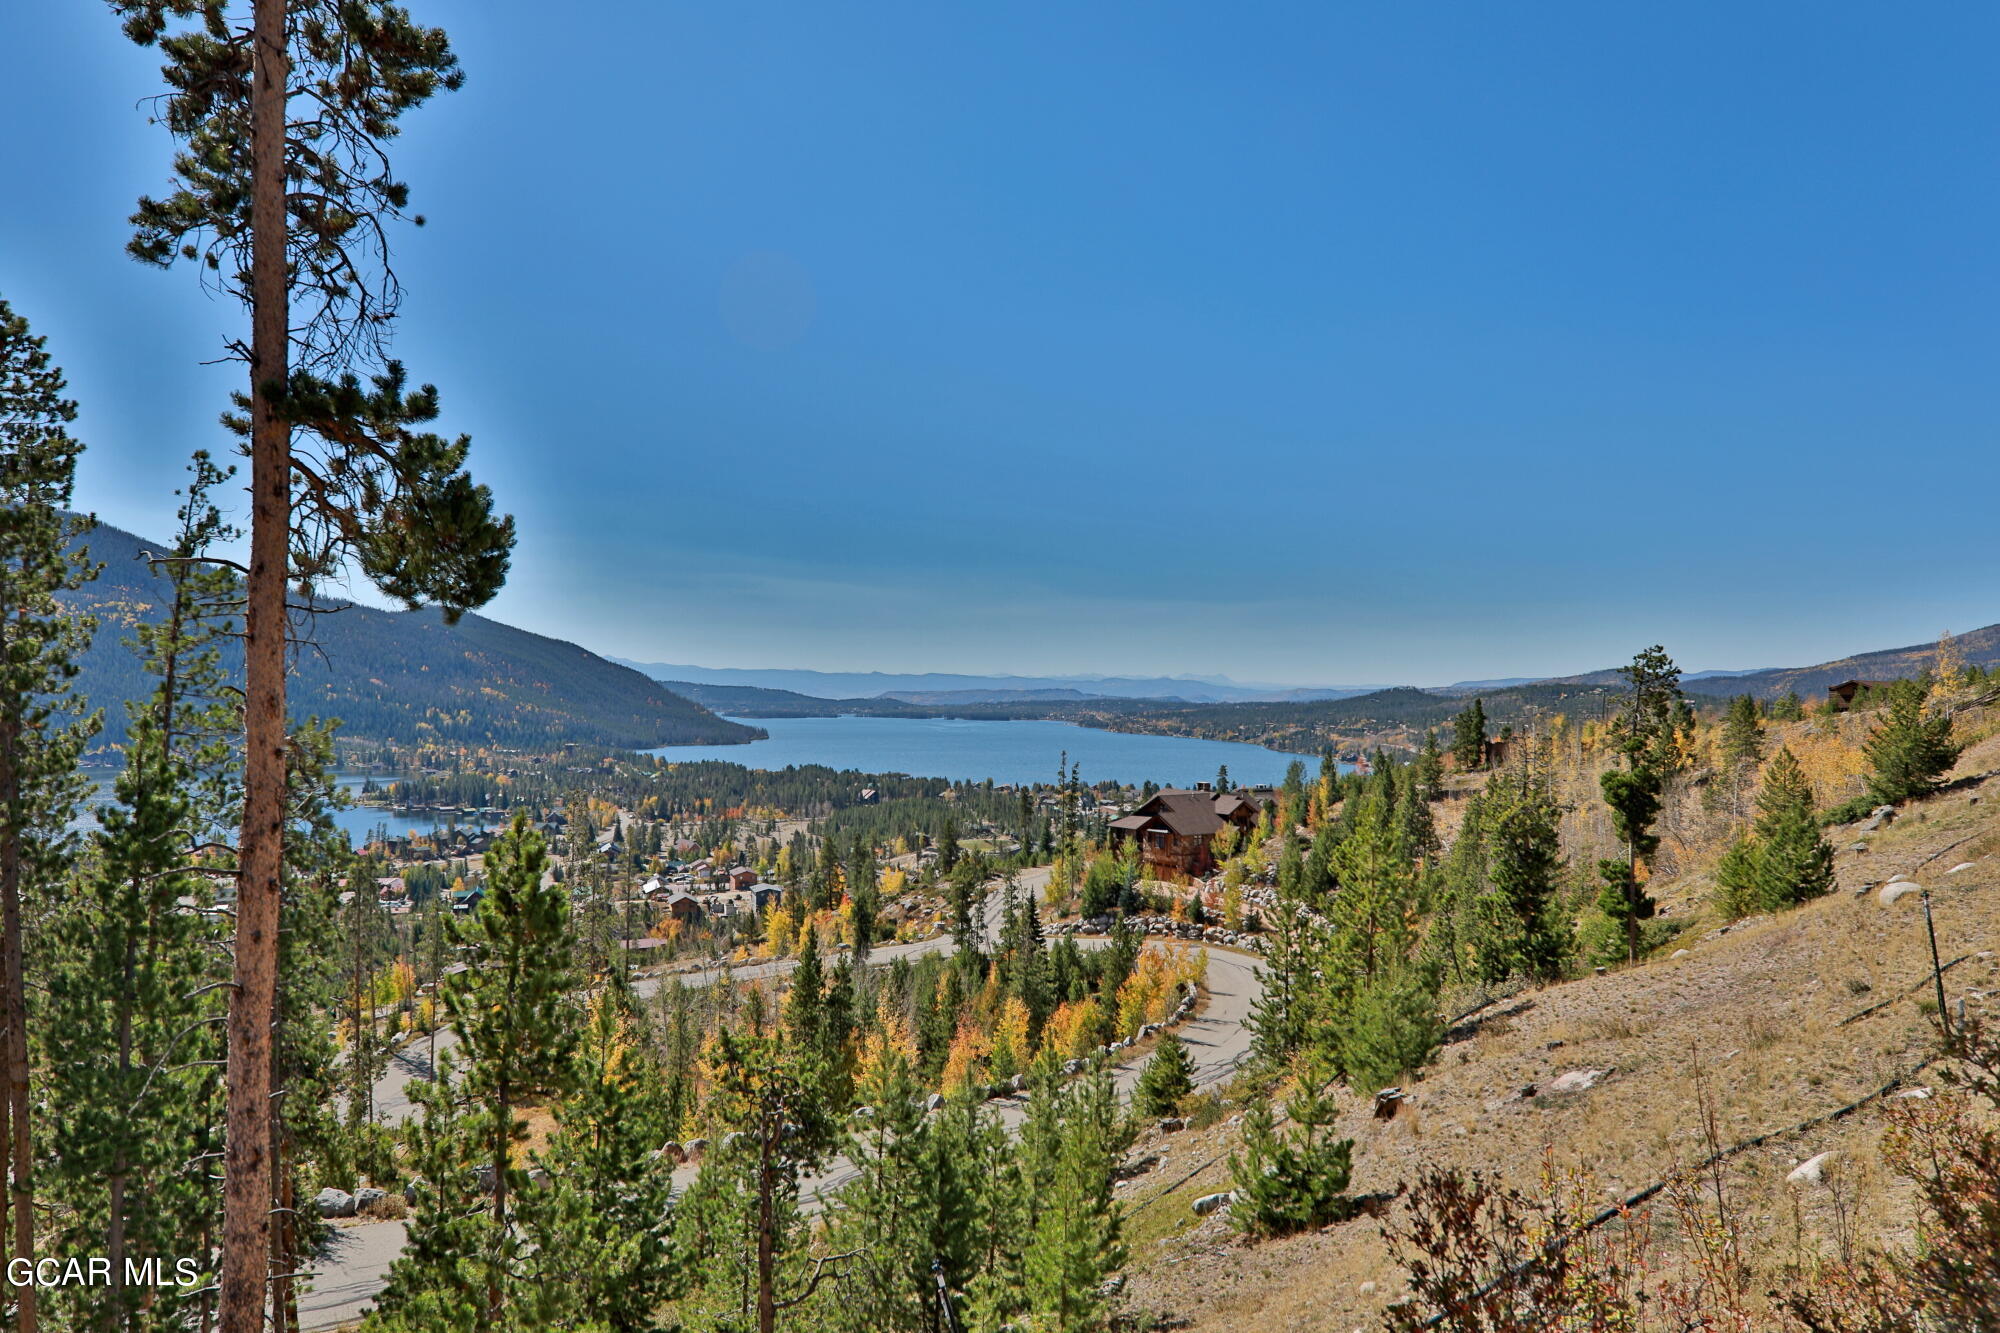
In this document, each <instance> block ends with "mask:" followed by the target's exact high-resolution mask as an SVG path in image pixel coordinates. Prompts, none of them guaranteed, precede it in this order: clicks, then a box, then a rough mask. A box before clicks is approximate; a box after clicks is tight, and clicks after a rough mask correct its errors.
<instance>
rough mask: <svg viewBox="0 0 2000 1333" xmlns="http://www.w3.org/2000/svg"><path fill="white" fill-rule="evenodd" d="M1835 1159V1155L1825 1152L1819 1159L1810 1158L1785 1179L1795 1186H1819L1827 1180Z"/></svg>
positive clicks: (1794, 1168)
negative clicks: (1827, 1174)
mask: <svg viewBox="0 0 2000 1333" xmlns="http://www.w3.org/2000/svg"><path fill="white" fill-rule="evenodd" d="M1833 1158H1834V1154H1833V1153H1830V1152H1823V1153H1821V1154H1819V1155H1818V1156H1817V1157H1808V1158H1806V1160H1805V1161H1803V1162H1800V1163H1799V1164H1798V1165H1797V1166H1795V1167H1793V1168H1792V1172H1791V1174H1790V1175H1788V1176H1786V1177H1785V1179H1786V1180H1788V1181H1790V1182H1791V1183H1792V1184H1794V1185H1817V1184H1819V1183H1820V1182H1821V1181H1823V1180H1825V1179H1826V1173H1827V1171H1828V1170H1830V1169H1831V1168H1832V1165H1833Z"/></svg>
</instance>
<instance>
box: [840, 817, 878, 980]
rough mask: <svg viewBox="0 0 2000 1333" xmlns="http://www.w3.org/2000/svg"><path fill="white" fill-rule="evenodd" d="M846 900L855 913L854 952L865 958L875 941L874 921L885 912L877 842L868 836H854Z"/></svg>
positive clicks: (849, 859)
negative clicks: (876, 855)
mask: <svg viewBox="0 0 2000 1333" xmlns="http://www.w3.org/2000/svg"><path fill="white" fill-rule="evenodd" d="M847 901H848V904H849V905H850V907H851V908H852V911H853V916H854V954H855V957H857V958H866V957H867V956H868V948H869V946H870V945H871V944H873V943H874V940H875V920H876V918H877V917H878V916H879V915H880V914H881V911H882V890H881V879H880V876H879V874H878V872H877V870H876V866H875V845H874V844H873V843H872V842H870V841H869V840H868V838H867V837H866V836H865V835H863V836H858V837H856V838H855V840H854V853H853V855H851V856H850V857H848V860H847Z"/></svg>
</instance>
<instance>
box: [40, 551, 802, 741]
mask: <svg viewBox="0 0 2000 1333" xmlns="http://www.w3.org/2000/svg"><path fill="white" fill-rule="evenodd" d="M85 544H86V545H87V546H88V547H89V548H90V553H91V556H92V558H93V559H96V560H99V561H102V562H103V564H104V572H103V574H102V575H100V576H99V577H98V579H97V580H96V581H95V582H94V583H92V584H90V585H88V586H87V587H86V588H84V589H83V590H81V591H80V592H78V593H76V594H73V595H72V597H71V601H72V602H73V603H80V604H81V605H83V606H84V607H85V608H87V609H88V610H90V611H91V612H93V613H95V614H96V615H97V616H98V618H99V625H98V630H97V634H96V636H95V638H94V639H93V641H92V643H91V646H90V649H89V651H88V652H87V653H86V654H85V656H84V660H83V662H82V673H81V676H80V678H79V680H78V682H77V688H78V690H79V691H80V692H81V693H82V694H83V695H84V696H85V697H86V698H88V699H89V700H90V701H91V703H92V704H94V705H97V706H99V707H101V708H103V710H104V720H105V735H104V737H103V741H104V743H115V742H116V741H117V740H118V739H120V738H122V736H123V734H124V720H125V710H124V707H123V704H124V703H125V701H126V700H128V699H134V698H142V697H144V696H145V695H146V694H148V693H150V692H151V690H152V688H153V681H152V679H151V678H150V677H149V676H147V675H146V673H145V671H144V670H143V669H142V668H141V665H140V662H139V659H138V657H137V656H136V655H135V654H134V653H133V652H132V650H131V649H130V648H128V647H127V646H126V645H125V643H124V642H123V641H124V640H125V639H126V638H128V637H129V634H130V630H131V627H132V626H133V625H134V624H135V623H137V622H138V621H141V620H152V619H154V618H156V617H157V616H158V615H160V613H161V610H162V607H163V605H164V602H165V600H166V598H167V595H168V590H167V587H166V583H165V580H164V579H162V578H161V577H160V576H159V575H157V574H155V573H154V572H153V570H152V568H151V566H149V565H148V564H147V563H146V562H145V561H144V560H143V559H142V558H141V555H142V553H143V552H145V551H148V550H151V551H159V550H162V549H164V544H163V543H157V542H147V541H144V540H142V539H141V538H138V537H135V536H133V535H132V534H131V533H129V532H124V531H121V530H120V529H118V528H113V527H109V526H105V525H102V524H100V525H99V526H98V527H96V528H95V529H93V530H92V531H91V533H90V535H89V536H88V537H87V538H86V539H85ZM325 607H326V609H325V611H324V612H323V613H322V614H320V615H317V616H315V617H314V618H313V621H312V623H311V626H310V629H309V631H308V632H309V634H310V636H311V638H312V640H313V642H314V643H315V644H316V645H317V650H315V649H313V648H305V649H302V650H301V651H299V652H298V653H297V654H296V658H295V668H294V670H295V674H294V676H293V679H292V685H291V704H292V711H293V713H294V714H295V715H296V716H301V717H303V716H307V715H310V714H319V715H321V716H331V717H338V718H340V719H341V720H342V722H343V724H344V725H343V727H342V733H341V734H342V735H344V736H350V737H357V738H363V739H369V740H393V741H398V742H402V743H413V742H417V741H423V740H441V741H460V742H465V743H469V744H494V745H508V746H522V747H527V746H535V745H547V744H551V743H558V744H559V743H562V742H566V741H574V742H578V743H582V744H589V745H603V746H613V747H633V748H645V747H649V746H654V745H725V744H731V743H736V742H742V741H751V740H756V739H758V738H760V737H761V736H763V735H764V733H763V731H761V730H760V729H758V728H755V727H746V726H743V725H741V724H740V723H736V722H730V721H727V720H725V719H723V718H719V717H717V716H715V715H714V714H713V713H711V712H710V711H709V710H708V709H706V708H704V707H702V706H701V705H700V704H697V703H694V702H692V701H690V700H688V699H684V698H682V697H680V696H679V695H676V694H673V693H672V692H670V691H668V690H667V689H665V688H664V687H662V686H661V685H660V684H659V683H658V682H657V681H654V680H651V679H649V678H648V677H646V676H644V675H642V674H641V673H639V672H637V671H633V670H631V669H629V668H627V667H623V666H617V665H614V664H613V663H610V662H607V661H605V660H604V659H603V658H601V657H599V656H597V655H596V654H595V653H591V652H588V651H586V650H584V649H582V648H579V647H578V646H577V645H575V644H573V643H564V642H562V641H561V640H559V639H550V638H545V637H543V636H542V635H539V634H531V633H529V632H528V631H526V630H520V629H515V628H514V627H513V626H511V625H503V624H501V623H500V622H499V621H497V620H488V619H487V618H485V617H484V616H477V615H467V616H464V617H462V618H461V619H460V620H459V622H458V624H456V625H446V624H445V623H444V618H443V616H441V615H440V614H439V613H438V612H436V611H401V612H399V611H378V610H376V609H374V608H373V607H366V606H359V605H356V604H354V603H349V602H337V601H328V602H326V603H325Z"/></svg>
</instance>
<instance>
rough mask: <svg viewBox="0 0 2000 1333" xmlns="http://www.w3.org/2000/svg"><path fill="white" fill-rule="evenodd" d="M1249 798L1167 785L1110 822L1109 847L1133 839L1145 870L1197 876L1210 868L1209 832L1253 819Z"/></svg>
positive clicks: (1163, 875)
mask: <svg viewBox="0 0 2000 1333" xmlns="http://www.w3.org/2000/svg"><path fill="white" fill-rule="evenodd" d="M1258 813H1259V811H1258V806H1257V803H1256V801H1254V800H1253V799H1251V798H1249V797H1247V796H1245V795H1243V794H1241V793H1239V792H1233V791H1226V792H1218V791H1213V790H1211V789H1209V788H1208V786H1207V785H1206V784H1203V785H1202V786H1200V787H1197V788H1195V789H1194V790H1192V791H1183V790H1179V789H1176V788H1172V787H1169V788H1167V789H1166V790H1164V791H1161V792H1158V793H1155V794H1154V795H1153V797H1152V798H1151V799H1149V800H1148V801H1146V802H1145V803H1144V804H1143V805H1141V806H1140V807H1139V808H1138V809H1137V810H1134V811H1133V812H1132V813H1131V814H1129V815H1126V816H1124V817H1123V818H1121V819H1114V820H1112V821H1111V826H1110V827H1111V840H1112V844H1113V845H1114V846H1118V845H1120V844H1123V843H1125V842H1128V841H1130V842H1136V843H1137V844H1138V846H1139V856H1140V858H1141V860H1142V861H1143V862H1144V864H1145V866H1146V869H1147V870H1148V871H1149V872H1151V873H1152V874H1153V876H1154V877H1156V878H1160V879H1179V878H1199V877H1200V876H1203V875H1206V874H1208V873H1210V872H1211V871H1213V870H1214V869H1215V849H1214V842H1215V835H1216V834H1218V833H1220V832H1221V831H1222V830H1223V829H1225V828H1232V827H1233V828H1239V829H1247V828H1254V827H1255V826H1256V824H1257V815H1258Z"/></svg>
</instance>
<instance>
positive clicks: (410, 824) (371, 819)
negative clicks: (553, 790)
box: [74, 773, 491, 847]
mask: <svg viewBox="0 0 2000 1333" xmlns="http://www.w3.org/2000/svg"><path fill="white" fill-rule="evenodd" d="M367 780H368V779H367V778H366V777H364V776H362V775H360V774H354V773H342V774H339V775H337V776H336V777H335V779H334V785H335V786H337V787H339V788H340V789H341V790H342V791H344V792H346V793H347V794H348V796H349V797H350V798H353V797H356V796H359V795H360V794H361V784H362V783H364V782H366V781H367ZM375 781H376V782H377V783H378V784H382V783H389V782H393V781H395V779H394V778H385V777H381V776H379V775H378V776H377V777H376V779H375ZM110 799H111V779H109V778H99V779H97V780H96V783H95V785H94V786H93V788H92V790H91V793H90V796H89V798H88V800H87V801H86V802H85V806H84V813H83V815H82V816H81V817H80V818H79V819H78V820H77V821H76V823H75V825H74V827H76V828H79V829H86V830H87V829H94V828H96V827H97V818H96V816H95V815H94V814H93V813H92V812H93V811H94V810H95V809H96V808H97V807H98V806H99V805H101V804H103V803H104V802H105V801H108V800H110ZM333 822H334V823H335V824H336V825H338V826H339V828H340V830H341V832H343V833H345V834H346V835H347V840H348V841H349V842H350V843H352V844H354V845H355V846H356V847H359V846H361V845H362V844H363V843H365V842H367V841H368V840H369V839H370V838H371V837H373V836H374V834H375V832H376V831H377V830H378V829H382V828H386V829H387V830H388V831H389V834H390V836H391V837H395V836H399V835H401V834H405V833H410V832H416V833H433V832H436V831H437V830H438V829H441V828H448V827H449V828H462V829H477V828H487V827H490V826H491V821H482V820H480V819H478V818H477V817H474V818H471V819H467V818H464V817H459V818H455V819H454V818H448V817H444V816H439V815H436V814H433V813H431V812H430V811H415V810H386V809H384V808H382V807H381V806H374V805H350V806H348V807H347V808H346V809H344V810H336V811H334V812H333Z"/></svg>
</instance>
